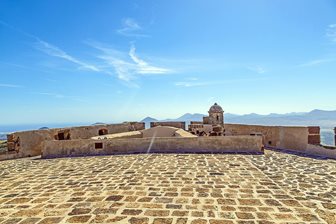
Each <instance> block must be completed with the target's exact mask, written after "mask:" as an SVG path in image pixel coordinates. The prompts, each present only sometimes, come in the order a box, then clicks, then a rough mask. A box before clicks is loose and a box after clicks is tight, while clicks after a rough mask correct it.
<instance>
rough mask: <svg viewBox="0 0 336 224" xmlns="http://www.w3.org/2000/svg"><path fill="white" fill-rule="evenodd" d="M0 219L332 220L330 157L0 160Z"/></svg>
mask: <svg viewBox="0 0 336 224" xmlns="http://www.w3.org/2000/svg"><path fill="white" fill-rule="evenodd" d="M0 170H1V171H0V178H1V182H0V223H1V224H8V223H20V224H28V223H30V224H32V223H39V224H46V223H48V224H49V223H132V224H139V223H150V224H151V223H155V224H160V223H162V224H165V223H178V224H191V223H192V224H203V223H204V224H205V223H211V224H220V223H335V220H336V219H335V218H336V217H335V214H336V200H335V199H336V161H335V160H324V159H316V158H308V157H300V156H296V155H292V154H284V153H279V152H274V151H269V150H265V154H264V155H233V154H138V155H114V156H98V157H83V158H61V159H49V160H41V159H38V160H34V159H19V160H8V161H2V162H0Z"/></svg>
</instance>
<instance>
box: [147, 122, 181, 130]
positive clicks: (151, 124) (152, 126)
mask: <svg viewBox="0 0 336 224" xmlns="http://www.w3.org/2000/svg"><path fill="white" fill-rule="evenodd" d="M157 126H169V127H174V128H181V129H183V130H185V129H186V122H184V121H153V122H150V127H151V128H154V127H157Z"/></svg>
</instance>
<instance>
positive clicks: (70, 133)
mask: <svg viewBox="0 0 336 224" xmlns="http://www.w3.org/2000/svg"><path fill="white" fill-rule="evenodd" d="M102 129H104V132H105V133H106V130H107V132H108V133H109V134H115V133H121V132H127V131H136V130H143V129H145V123H143V122H125V123H121V124H106V125H92V126H81V127H69V128H53V129H45V130H33V131H22V132H15V133H12V134H10V135H8V136H7V141H8V152H6V153H1V154H0V160H5V159H13V158H23V157H30V156H38V155H41V153H42V147H43V142H44V141H50V140H59V141H65V140H66V141H69V140H72V139H89V138H91V137H94V136H97V135H99V133H101V130H102Z"/></svg>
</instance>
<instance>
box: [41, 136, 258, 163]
mask: <svg viewBox="0 0 336 224" xmlns="http://www.w3.org/2000/svg"><path fill="white" fill-rule="evenodd" d="M127 153H263V147H262V139H261V137H260V136H225V137H222V136H221V137H195V138H190V137H186V138H184V137H180V138H175V137H165V138H155V139H154V141H153V139H152V138H137V139H106V140H92V139H81V140H69V141H55V140H52V141H45V142H44V148H43V152H42V157H43V158H55V157H69V156H93V155H113V154H127Z"/></svg>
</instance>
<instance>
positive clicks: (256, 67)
mask: <svg viewBox="0 0 336 224" xmlns="http://www.w3.org/2000/svg"><path fill="white" fill-rule="evenodd" d="M247 69H249V70H250V71H253V72H256V73H258V74H264V73H265V72H266V69H265V68H264V67H262V66H260V65H253V66H248V67H247Z"/></svg>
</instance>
